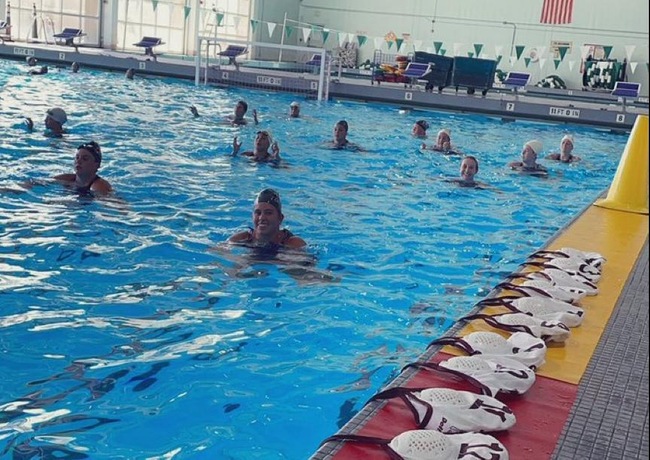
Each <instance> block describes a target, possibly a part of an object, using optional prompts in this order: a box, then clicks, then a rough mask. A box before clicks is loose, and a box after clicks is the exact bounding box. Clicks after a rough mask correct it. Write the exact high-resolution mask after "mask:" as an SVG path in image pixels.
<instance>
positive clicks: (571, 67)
mask: <svg viewBox="0 0 650 460" xmlns="http://www.w3.org/2000/svg"><path fill="white" fill-rule="evenodd" d="M575 66H576V61H569V72H573V68H574V67H575Z"/></svg>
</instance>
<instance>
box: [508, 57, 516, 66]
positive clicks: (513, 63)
mask: <svg viewBox="0 0 650 460" xmlns="http://www.w3.org/2000/svg"><path fill="white" fill-rule="evenodd" d="M508 61H509V62H510V66H514V65H515V62H517V58H516V57H514V56H510V57H509V58H508Z"/></svg>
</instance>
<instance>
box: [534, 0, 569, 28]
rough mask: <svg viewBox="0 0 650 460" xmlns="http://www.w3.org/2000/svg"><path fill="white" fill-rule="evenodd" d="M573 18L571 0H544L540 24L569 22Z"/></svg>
mask: <svg viewBox="0 0 650 460" xmlns="http://www.w3.org/2000/svg"><path fill="white" fill-rule="evenodd" d="M572 20H573V0H544V5H543V6H542V17H541V18H540V19H539V22H540V23H542V24H570V23H571V21H572Z"/></svg>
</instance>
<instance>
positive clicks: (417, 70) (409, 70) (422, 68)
mask: <svg viewBox="0 0 650 460" xmlns="http://www.w3.org/2000/svg"><path fill="white" fill-rule="evenodd" d="M430 71H431V64H425V63H422V62H409V63H408V65H407V66H406V69H405V70H404V73H403V74H402V76H404V77H406V78H408V81H409V82H410V84H411V85H414V84H416V83H417V82H418V80H423V79H424V76H425V75H427V74H428V73H429V72H430Z"/></svg>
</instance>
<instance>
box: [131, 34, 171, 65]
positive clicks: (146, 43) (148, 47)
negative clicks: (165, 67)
mask: <svg viewBox="0 0 650 460" xmlns="http://www.w3.org/2000/svg"><path fill="white" fill-rule="evenodd" d="M164 44H165V43H164V42H163V41H162V39H161V38H158V37H142V40H140V41H139V42H138V43H134V44H133V46H138V47H140V48H144V54H145V55H147V56H151V57H152V58H153V60H154V61H157V60H158V56H157V55H156V53H154V52H153V49H154V48H155V47H156V46H159V45H164Z"/></svg>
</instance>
